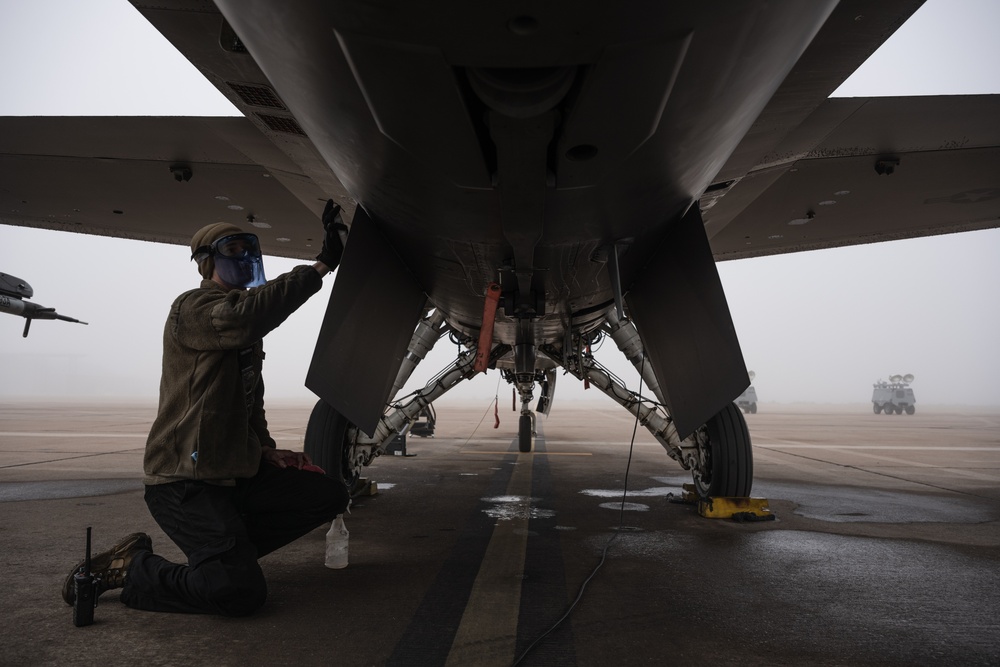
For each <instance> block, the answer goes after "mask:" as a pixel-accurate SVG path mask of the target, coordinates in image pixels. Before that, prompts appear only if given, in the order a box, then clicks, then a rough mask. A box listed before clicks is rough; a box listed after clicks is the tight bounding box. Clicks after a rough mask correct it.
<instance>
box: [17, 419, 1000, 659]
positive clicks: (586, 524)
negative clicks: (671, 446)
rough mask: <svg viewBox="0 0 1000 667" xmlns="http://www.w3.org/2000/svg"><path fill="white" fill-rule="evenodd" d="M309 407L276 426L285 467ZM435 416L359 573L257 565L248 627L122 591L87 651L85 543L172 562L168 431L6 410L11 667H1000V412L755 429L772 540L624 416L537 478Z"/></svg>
mask: <svg viewBox="0 0 1000 667" xmlns="http://www.w3.org/2000/svg"><path fill="white" fill-rule="evenodd" d="M310 407H311V406H308V405H280V404H274V403H272V404H271V405H270V406H269V410H268V419H269V423H270V425H271V428H272V433H273V435H275V436H276V439H277V440H278V442H279V446H283V447H287V448H289V449H301V446H302V437H303V433H304V430H305V424H306V421H307V419H308V414H309V409H310ZM436 407H437V414H438V423H437V431H436V433H435V437H433V438H426V439H424V438H412V437H411V438H409V439H408V441H407V453H408V454H412V455H414V456H405V457H404V456H383V457H381V458H379V459H377V460H376V461H375V462H374V464H373V465H372V466H370V467H369V468H368V469H367V470H366V476H367V477H368V478H370V479H371V480H373V481H374V482H375V483H376V486H377V488H378V493H377V495H373V496H362V497H359V498H357V499H356V500H355V504H354V507H353V509H352V512H351V514H350V515H349V516H348V517H347V527H348V528H349V530H350V531H351V537H350V565H349V566H348V567H347V568H346V569H343V570H330V569H327V568H326V567H324V565H323V558H324V540H325V532H326V527H325V526H324V527H320V528H317V529H316V530H315V531H313V532H312V533H310V534H309V535H307V536H305V537H304V538H302V539H301V540H299V541H297V542H295V543H293V544H291V545H289V546H288V547H285V548H284V549H281V550H279V551H278V552H275V553H273V554H270V555H268V556H266V557H265V558H263V559H262V560H261V565H262V567H263V569H264V573H265V575H266V577H267V579H268V586H269V598H268V602H267V604H266V605H265V606H264V608H263V609H262V610H261V611H260V612H259V613H258V614H256V615H255V616H252V617H250V618H242V619H229V618H218V617H212V616H185V615H173V614H156V613H149V612H139V611H135V610H131V609H128V608H126V607H125V606H124V605H122V604H120V603H119V602H118V601H117V595H116V594H115V593H114V592H113V591H112V592H109V593H106V594H105V595H104V596H103V597H102V598H101V603H100V606H98V608H97V609H96V613H95V622H94V624H93V625H92V626H89V627H85V628H76V627H74V626H73V623H72V610H71V609H70V608H69V607H67V606H66V605H65V604H64V603H63V601H62V599H61V598H60V594H59V590H60V587H61V585H62V582H63V580H64V578H65V577H66V575H67V574H68V573H69V570H70V569H71V568H72V566H73V565H74V564H75V563H76V562H77V561H78V560H79V559H80V558H82V555H83V547H84V538H85V529H86V527H87V526H93V533H94V548H95V551H99V550H102V549H104V548H106V547H107V546H109V545H110V544H111V543H113V542H115V541H116V540H117V539H118V538H119V537H121V536H122V535H124V534H126V533H129V532H133V531H136V530H143V531H146V532H148V533H149V534H150V535H151V536H152V538H153V544H154V546H155V548H156V551H157V552H158V553H161V554H162V555H164V556H166V557H168V558H171V559H173V560H177V561H179V562H182V561H183V557H182V555H181V553H180V551H179V550H178V549H177V548H176V547H175V546H174V545H173V544H172V543H171V542H170V541H169V540H168V539H167V538H166V537H165V536H164V534H163V533H162V531H160V529H159V528H158V526H157V525H156V524H155V522H153V520H152V519H151V518H150V516H149V513H148V511H147V510H146V507H145V503H144V502H143V499H142V483H141V480H140V476H141V465H142V452H143V446H144V442H145V435H146V432H147V430H148V427H149V424H150V422H151V420H152V417H153V413H154V407H153V406H152V405H145V404H143V405H138V404H137V405H52V404H44V405H43V404H31V403H14V404H10V403H8V404H5V405H2V406H0V556H2V562H3V565H4V569H5V571H6V573H7V577H6V582H5V585H3V586H2V587H0V591H2V592H0V623H2V627H3V628H4V632H3V634H2V635H0V636H2V639H0V664H3V665H142V666H144V667H145V666H148V665H234V666H235V665H240V666H245V665H251V664H252V665H302V666H308V665H345V666H353V665H359V666H361V665H392V666H408V665H421V666H422V665H449V666H452V665H457V666H463V665H511V664H512V663H514V662H515V660H517V659H518V658H519V657H521V656H523V660H522V661H521V662H520V663H519V664H522V665H545V666H549V665H556V666H563V665H565V666H571V665H578V666H581V667H582V666H590V665H594V666H596V665H602V666H603V665H644V664H655V665H672V664H702V665H749V666H752V665H967V666H968V665H998V664H1000V411H990V410H988V409H980V410H978V411H977V410H972V409H969V410H960V409H956V408H947V409H946V408H941V409H934V408H932V407H927V406H918V408H917V409H918V412H917V414H916V415H913V416H907V415H892V416H885V415H874V414H872V412H871V408H870V406H867V405H864V404H861V405H858V406H834V407H831V406H784V405H768V404H761V406H760V412H759V413H758V414H755V415H747V416H746V418H747V422H748V424H749V426H750V432H751V436H752V438H753V441H754V456H755V483H754V493H753V495H754V496H755V497H766V498H768V499H769V502H770V508H771V510H772V512H773V513H774V515H775V516H776V520H774V521H768V522H760V523H737V522H733V521H730V520H718V519H714V520H713V519H704V518H701V517H700V516H698V514H697V512H696V510H695V508H694V507H692V506H690V505H685V504H680V503H677V502H675V501H676V500H677V497H678V496H680V494H681V485H682V484H683V483H685V482H687V481H689V476H688V474H687V473H685V472H684V471H683V470H681V468H680V467H679V466H678V465H677V464H676V463H674V462H673V461H671V460H670V459H668V458H667V456H666V454H665V453H664V452H663V450H662V448H661V447H660V446H659V445H658V444H657V443H656V442H655V441H654V440H653V439H652V437H651V436H649V435H648V434H647V433H646V432H645V430H644V429H643V428H642V427H641V426H640V427H639V429H638V433H637V435H636V438H635V445H634V447H633V448H632V454H631V459H630V456H629V452H630V447H629V443H630V440H631V438H632V432H633V427H634V419H633V418H632V417H631V416H630V415H629V414H628V413H627V412H625V411H624V410H622V409H621V408H618V407H617V406H615V405H610V404H605V403H600V404H596V406H595V405H589V406H582V405H580V404H576V405H573V404H570V403H564V404H561V405H560V404H556V406H555V407H554V408H553V411H552V415H551V416H550V417H548V418H544V417H539V419H538V430H539V437H538V441H537V443H536V449H535V451H534V452H533V453H530V454H520V453H518V451H517V443H516V431H517V415H516V413H513V412H510V408H509V407H508V406H502V407H501V409H500V412H499V419H500V425H499V428H496V429H494V428H493V425H494V414H493V409H492V408H489V409H487V407H486V406H475V407H466V406H460V405H457V404H449V403H445V402H443V401H442V402H439V403H438V404H436ZM626 471H627V488H628V494H627V497H625V496H623V490H624V489H625V488H626ZM612 538H614V539H612ZM602 562H603V565H601V567H600V568H599V569H598V570H597V571H596V573H595V568H597V567H598V565H599V564H600V563H602ZM585 582H588V583H587V584H586V588H585V589H584V590H583V592H582V594H581V593H580V591H581V586H583V585H584V584H585ZM574 600H578V602H577V604H576V606H575V607H574V608H573V609H572V612H571V613H570V614H569V616H568V617H566V618H565V620H563V621H562V623H561V624H560V625H558V626H557V627H555V629H552V628H553V625H554V624H555V623H556V622H557V621H558V620H559V619H560V618H561V617H563V616H564V615H565V614H566V612H567V610H569V609H570V606H571V605H572V604H573V602H574ZM546 633H547V634H546ZM539 638H541V640H540V641H538V643H537V644H535V645H534V647H533V648H531V650H530V651H528V653H527V655H523V654H524V653H525V651H527V650H528V649H529V647H530V646H531V645H532V643H533V642H535V641H536V640H538V639H539Z"/></svg>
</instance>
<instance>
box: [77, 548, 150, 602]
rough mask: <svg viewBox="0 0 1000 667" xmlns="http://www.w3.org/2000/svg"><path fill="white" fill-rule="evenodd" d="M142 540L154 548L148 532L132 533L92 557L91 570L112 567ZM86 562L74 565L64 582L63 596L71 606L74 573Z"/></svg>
mask: <svg viewBox="0 0 1000 667" xmlns="http://www.w3.org/2000/svg"><path fill="white" fill-rule="evenodd" d="M141 542H146V543H147V544H148V545H149V548H152V546H153V540H151V539H150V537H149V535H147V534H146V533H132V534H131V535H127V536H125V537H123V538H122V539H121V540H119V541H118V543H117V544H115V545H114V546H113V547H111V548H110V549H108V550H107V551H102V552H101V553H99V554H97V555H96V556H92V557H91V559H90V571H91V572H100V571H101V570H106V569H108V568H109V567H111V563H112V562H114V560H115V559H116V558H121V557H122V556H123V555H124V554H126V553H128V552H129V551H131V550H132V549H134V548H135V547H136V546H137V545H139V544H140V543H141ZM86 563H87V561H86V560H81V561H80V562H79V563H77V564H76V567H74V568H73V570H72V571H71V572H70V573H69V576H68V577H66V581H65V582H63V588H62V597H63V600H65V602H66V604H68V605H69V606H71V607H72V606H73V603H74V602H76V587H75V586H74V585H73V575H75V574H76V573H77V572H79V571H80V568H82V567H83V566H84V565H86ZM102 592H103V591H100V592H99V593H98V595H100V593H102Z"/></svg>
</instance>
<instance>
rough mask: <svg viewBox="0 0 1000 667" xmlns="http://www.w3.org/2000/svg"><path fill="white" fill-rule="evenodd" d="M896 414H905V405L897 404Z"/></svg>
mask: <svg viewBox="0 0 1000 667" xmlns="http://www.w3.org/2000/svg"><path fill="white" fill-rule="evenodd" d="M896 414H897V415H901V414H903V406H902V405H897V406H896Z"/></svg>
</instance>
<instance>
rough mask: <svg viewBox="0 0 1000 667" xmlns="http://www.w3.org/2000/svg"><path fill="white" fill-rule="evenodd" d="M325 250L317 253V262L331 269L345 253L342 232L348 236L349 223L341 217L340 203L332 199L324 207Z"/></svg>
mask: <svg viewBox="0 0 1000 667" xmlns="http://www.w3.org/2000/svg"><path fill="white" fill-rule="evenodd" d="M322 220H323V231H324V236H323V250H321V251H320V253H319V254H318V255H316V261H317V262H323V263H324V264H326V265H327V266H328V267H329V268H330V270H331V271H333V270H334V269H335V268H337V265H338V264H340V256H341V255H343V254H344V242H343V241H342V240H341V234H343V235H344V238H346V237H347V225H345V224H344V219H343V218H342V217H340V204H334V203H333V200H332V199H329V200H327V202H326V208H325V209H323V218H322Z"/></svg>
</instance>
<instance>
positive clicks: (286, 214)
mask: <svg viewBox="0 0 1000 667" xmlns="http://www.w3.org/2000/svg"><path fill="white" fill-rule="evenodd" d="M290 142H291V143H292V144H293V145H294V147H295V149H296V151H297V152H298V153H299V154H304V155H306V156H309V155H313V156H314V155H315V153H314V151H313V150H312V148H311V144H309V143H308V140H306V139H305V137H304V136H295V135H292V136H291V137H290V138H289V139H286V140H285V141H284V142H281V141H278V142H276V141H275V140H274V139H273V137H269V136H268V135H267V134H266V133H264V132H262V131H261V130H260V129H259V128H258V127H256V126H255V125H254V123H253V122H251V121H250V120H248V119H247V118H179V117H169V118H157V117H139V118H127V117H100V118H93V117H13V118H0V172H2V173H3V175H4V177H3V187H2V188H0V223H3V224H10V225H20V226H25V227H39V228H45V229H56V230H61V231H72V232H80V233H85V234H99V235H104V236H116V237H121V238H130V239H141V240H145V241H159V242H163V243H177V244H181V245H187V244H188V242H189V241H190V239H191V235H192V234H193V233H194V232H195V231H196V230H198V229H199V228H201V227H202V226H204V225H205V224H208V223H210V222H217V221H225V222H230V223H233V224H236V225H239V226H242V227H245V228H247V229H252V230H253V231H256V232H257V233H258V235H259V236H260V237H261V239H262V243H263V245H264V251H265V252H266V253H267V254H272V255H278V256H284V257H298V258H312V257H315V255H316V253H317V252H318V250H319V242H318V241H317V242H316V243H315V244H314V243H313V238H319V236H320V232H321V228H320V224H319V217H320V213H321V212H322V210H323V206H324V204H325V203H326V200H327V199H328V198H329V197H330V196H333V195H334V194H340V193H342V190H343V188H342V187H341V186H340V185H339V183H338V182H337V181H336V177H334V176H333V174H332V173H331V172H330V170H329V168H326V167H325V166H324V165H322V163H321V161H319V160H318V158H316V157H313V158H312V161H311V162H310V163H309V173H306V169H304V168H303V167H302V166H301V164H299V163H297V162H296V161H295V160H294V159H293V158H292V157H290V156H289V152H290V151H288V150H282V147H283V146H287V145H288V144H289V143H290ZM294 154H295V153H293V155H294ZM328 193H329V194H328ZM339 201H341V203H342V205H343V206H345V208H346V209H347V210H348V211H351V210H353V202H352V201H351V200H350V199H349V198H348V197H346V196H343V195H341V196H340V197H339Z"/></svg>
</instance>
